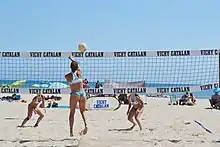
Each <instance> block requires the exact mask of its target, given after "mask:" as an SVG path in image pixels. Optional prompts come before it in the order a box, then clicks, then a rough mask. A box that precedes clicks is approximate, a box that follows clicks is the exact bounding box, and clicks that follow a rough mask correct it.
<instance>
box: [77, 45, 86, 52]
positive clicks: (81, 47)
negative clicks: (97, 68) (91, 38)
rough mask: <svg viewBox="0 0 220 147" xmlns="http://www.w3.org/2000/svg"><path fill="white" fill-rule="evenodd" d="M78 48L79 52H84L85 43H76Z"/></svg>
mask: <svg viewBox="0 0 220 147" xmlns="http://www.w3.org/2000/svg"><path fill="white" fill-rule="evenodd" d="M78 50H79V52H85V51H86V50H87V46H86V44H85V43H80V44H79V45H78Z"/></svg>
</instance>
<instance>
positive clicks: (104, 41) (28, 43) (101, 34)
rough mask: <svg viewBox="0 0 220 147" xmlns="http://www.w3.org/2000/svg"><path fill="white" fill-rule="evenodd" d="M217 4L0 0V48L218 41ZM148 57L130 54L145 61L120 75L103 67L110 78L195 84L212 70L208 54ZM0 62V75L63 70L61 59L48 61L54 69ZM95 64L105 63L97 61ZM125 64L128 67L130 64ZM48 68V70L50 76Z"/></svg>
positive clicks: (177, 45) (206, 44)
mask: <svg viewBox="0 0 220 147" xmlns="http://www.w3.org/2000/svg"><path fill="white" fill-rule="evenodd" d="M219 6H220V1H219V0H151V1H150V0H62V1H61V0H0V21H1V22H0V51H31V50H32V51H77V49H76V48H77V44H78V43H80V42H85V43H86V44H87V45H88V47H89V49H88V50H89V51H122V50H123V51H124V50H167V49H201V48H219V47H220V27H219V26H220V15H219ZM148 59H149V60H148V61H145V62H147V63H145V64H141V63H142V62H139V61H138V60H136V61H137V64H139V65H142V66H144V65H146V66H144V68H139V69H137V70H139V71H137V73H138V74H137V75H138V76H140V77H139V78H138V77H137V76H136V74H135V75H134V74H130V73H129V74H127V70H129V69H127V70H125V69H121V70H123V71H120V70H117V69H118V68H120V67H116V70H117V72H114V73H112V74H111V72H110V71H109V70H110V68H109V69H107V68H105V70H107V71H109V75H107V76H108V78H110V79H115V80H120V79H123V78H126V79H124V80H129V79H130V80H135V78H136V79H137V80H139V79H140V80H141V79H147V82H155V83H157V82H170V81H172V80H173V81H172V82H177V83H183V82H184V83H197V84H198V83H200V82H202V83H208V82H216V80H217V77H218V75H217V73H218V72H217V69H216V66H217V63H216V62H215V61H216V60H215V59H214V58H212V59H211V58H209V59H208V58H206V59H204V58H199V57H197V58H193V57H192V58H191V59H187V60H188V61H187V62H185V59H180V58H178V59H176V60H175V59H174V58H173V59H167V60H166V62H167V63H168V62H172V64H169V65H168V64H164V62H165V60H161V58H160V59H158V60H156V59H150V58H148ZM141 60H142V59H141ZM141 60H140V61H141ZM189 61H192V62H190V63H191V64H190V65H188V63H189ZM4 62H5V63H9V61H8V60H7V61H3V60H1V63H0V65H1V67H2V68H3V67H4V68H5V69H6V68H7V69H6V71H2V72H3V73H2V74H1V77H0V79H24V78H27V77H28V78H34V79H38V78H45V79H48V80H49V79H51V80H53V79H59V80H64V76H63V75H64V74H65V73H66V72H68V71H69V65H68V64H67V63H68V59H66V60H65V61H62V62H61V60H60V61H56V62H59V63H61V64H60V65H59V66H61V67H62V68H60V71H59V72H56V71H57V66H56V67H55V66H52V68H42V67H39V66H40V64H41V65H42V66H43V65H45V64H44V63H43V62H42V63H40V62H35V61H33V64H29V62H27V61H25V60H20V61H19V62H20V63H21V64H20V65H19V67H20V68H19V67H17V66H15V65H14V64H10V65H9V64H4ZM11 62H14V63H15V62H16V61H15V60H13V61H11ZM48 62H49V63H48V64H47V65H49V64H50V65H54V64H53V63H54V62H55V61H54V62H53V61H48ZM85 62H87V63H85V64H84V65H85V73H84V74H85V78H88V79H90V80H91V79H92V81H96V80H98V79H99V78H100V77H102V78H101V79H104V78H106V71H104V70H103V69H104V67H102V68H100V70H98V71H95V68H94V69H93V68H89V66H90V62H88V61H85ZM106 62H110V61H106ZM129 62H130V63H133V62H131V61H129ZM38 63H39V64H38ZM45 63H46V62H45ZM96 63H97V62H96ZM127 63H128V62H127ZM175 63H177V64H175ZM194 63H197V64H199V66H197V65H194ZM203 63H206V66H204V67H205V68H204V67H202V66H203V65H202V64H203ZM27 64H28V66H26V65H27ZM173 64H175V66H173ZM35 65H36V66H35ZM38 65H39V66H38ZM110 65H112V63H111V62H110V63H109V66H110ZM127 65H129V64H127ZM164 65H165V66H164ZM23 66H24V67H23ZM99 66H105V67H107V65H106V64H104V62H103V63H102V64H100V65H99ZM195 66H196V67H197V68H196V69H193V71H190V70H191V68H192V67H195ZM130 67H131V68H133V69H134V68H135V65H134V64H132V66H130ZM182 67H184V68H182ZM21 68H22V70H21ZM88 68H89V69H88ZM131 68H130V69H131ZM168 68H169V69H171V70H168ZM87 70H89V71H87ZM42 71H43V72H42ZM112 71H113V70H112ZM180 71H186V72H185V73H184V72H180ZM17 72H20V74H17ZM23 72H25V73H28V74H29V75H26V74H23ZM49 72H50V73H51V72H52V73H54V74H53V77H51V74H49ZM39 73H44V75H43V76H39ZM55 73H56V74H55ZM91 73H92V74H91ZM122 73H123V74H122ZM181 73H183V74H184V75H183V76H182V77H181V75H180V74H181ZM119 75H120V76H119ZM111 76H112V77H111ZM126 76H127V77H126ZM213 76H214V78H213Z"/></svg>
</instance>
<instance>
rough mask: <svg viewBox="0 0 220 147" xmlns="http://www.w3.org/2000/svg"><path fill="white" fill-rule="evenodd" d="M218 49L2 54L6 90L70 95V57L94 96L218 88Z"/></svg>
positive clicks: (1, 82)
mask: <svg viewBox="0 0 220 147" xmlns="http://www.w3.org/2000/svg"><path fill="white" fill-rule="evenodd" d="M218 52H219V51H218V50H217V49H213V50H179V51H178V50H172V51H127V52H85V53H81V52H1V53H0V58H1V60H0V68H1V71H0V85H1V91H0V92H1V93H20V94H36V93H42V94H69V92H70V90H69V85H68V84H67V82H66V81H65V74H67V73H69V72H70V62H71V61H70V60H69V59H68V57H69V56H70V55H71V56H73V59H74V60H76V61H77V62H79V64H80V68H81V70H82V72H83V78H84V79H86V80H87V81H88V83H86V82H85V87H87V88H85V91H86V92H87V93H90V94H100V93H102V94H121V93H133V92H135V93H181V92H199V91H207V90H212V89H214V88H218V82H219V54H218Z"/></svg>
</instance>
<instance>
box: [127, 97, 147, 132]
mask: <svg viewBox="0 0 220 147" xmlns="http://www.w3.org/2000/svg"><path fill="white" fill-rule="evenodd" d="M128 103H129V105H128V111H127V115H128V120H129V121H130V122H131V123H132V124H133V125H132V126H131V127H130V130H132V129H133V128H134V127H135V126H136V123H135V122H134V120H133V117H134V118H135V120H136V122H137V124H138V126H139V128H140V130H142V126H141V123H140V120H139V117H140V115H141V114H142V113H143V111H144V102H143V101H142V100H141V98H140V96H139V95H138V94H136V93H133V94H131V95H129V96H128ZM131 106H132V108H131Z"/></svg>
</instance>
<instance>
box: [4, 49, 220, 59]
mask: <svg viewBox="0 0 220 147" xmlns="http://www.w3.org/2000/svg"><path fill="white" fill-rule="evenodd" d="M218 53H219V49H203V50H171V51H165V50H164V51H163V50H162V51H122V52H0V57H1V58H68V57H69V56H70V55H72V56H73V57H74V58H124V57H170V56H171V57H174V56H175V57H177V56H216V55H218Z"/></svg>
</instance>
